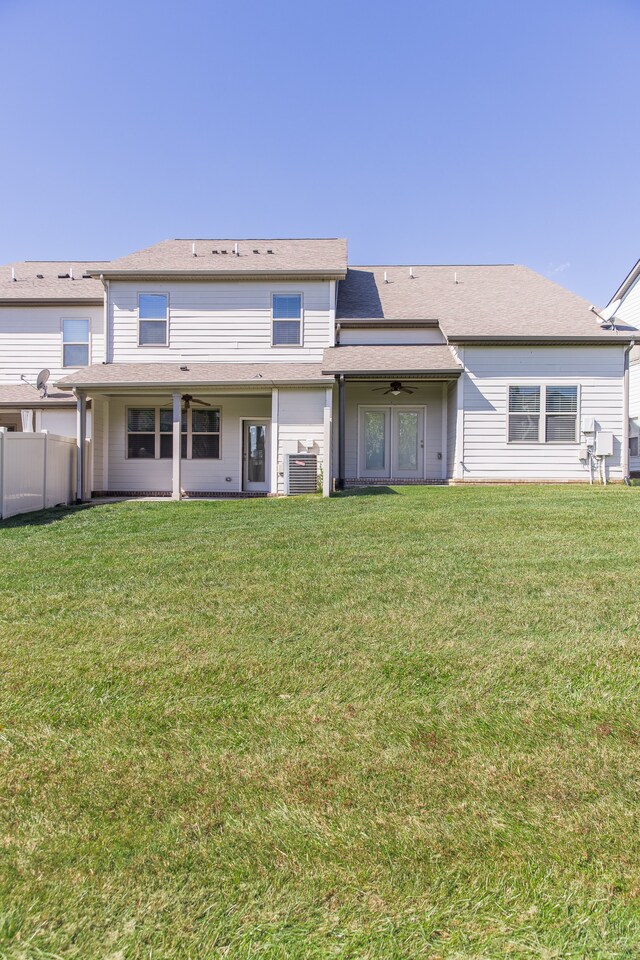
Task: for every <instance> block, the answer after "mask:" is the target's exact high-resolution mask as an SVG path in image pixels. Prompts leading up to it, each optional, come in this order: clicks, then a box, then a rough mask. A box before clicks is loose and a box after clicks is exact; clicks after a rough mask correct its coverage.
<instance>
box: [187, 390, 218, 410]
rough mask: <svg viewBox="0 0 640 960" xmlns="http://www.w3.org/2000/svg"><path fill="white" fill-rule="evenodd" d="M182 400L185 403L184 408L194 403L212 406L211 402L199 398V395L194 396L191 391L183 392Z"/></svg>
mask: <svg viewBox="0 0 640 960" xmlns="http://www.w3.org/2000/svg"><path fill="white" fill-rule="evenodd" d="M182 402H183V403H184V409H185V410H188V409H189V407H190V406H191V404H192V403H200V404H202V406H203V407H210V406H211V404H210V403H207V401H206V400H199V399H198V398H197V397H194V396H192V394H190V393H183V394H182Z"/></svg>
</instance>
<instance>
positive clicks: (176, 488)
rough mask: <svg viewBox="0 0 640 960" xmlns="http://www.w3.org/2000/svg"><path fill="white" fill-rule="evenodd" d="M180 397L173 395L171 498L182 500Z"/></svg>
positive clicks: (177, 394)
mask: <svg viewBox="0 0 640 960" xmlns="http://www.w3.org/2000/svg"><path fill="white" fill-rule="evenodd" d="M181 468H182V397H181V395H180V394H179V393H174V394H173V472H172V478H173V479H172V486H171V498H172V500H181V499H182V477H181Z"/></svg>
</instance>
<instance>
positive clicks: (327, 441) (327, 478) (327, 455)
mask: <svg viewBox="0 0 640 960" xmlns="http://www.w3.org/2000/svg"><path fill="white" fill-rule="evenodd" d="M324 396H325V400H324V435H323V437H324V439H323V444H322V449H323V458H322V459H323V463H322V496H323V497H329V496H331V473H332V470H333V463H332V456H331V448H332V446H333V441H332V438H331V416H332V407H333V387H328V388H327V389H326V390H325V392H324Z"/></svg>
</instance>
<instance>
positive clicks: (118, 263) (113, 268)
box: [107, 239, 347, 276]
mask: <svg viewBox="0 0 640 960" xmlns="http://www.w3.org/2000/svg"><path fill="white" fill-rule="evenodd" d="M236 243H237V244H238V256H236V255H235V253H234V249H235V244H236ZM194 244H195V249H196V256H195V257H194V256H193V245H194ZM346 269H347V241H346V240H344V239H319V240H311V239H308V240H294V239H281V240H278V239H272V240H206V239H201V240H197V239H193V240H163V241H162V243H156V244H154V245H153V246H152V247H147V248H146V249H145V250H138V251H136V252H135V253H132V254H129V256H126V257H120V258H119V259H117V260H112V261H111V263H110V264H109V267H108V271H107V272H108V273H109V274H112V275H115V274H120V273H129V272H133V273H136V274H141V275H144V274H154V273H162V274H172V273H176V274H177V273H182V274H196V275H198V274H203V275H204V274H214V275H217V274H221V275H226V274H231V275H236V274H238V275H240V274H246V273H249V274H272V273H279V274H286V273H296V274H301V273H309V274H312V275H313V274H315V275H317V274H322V275H328V276H344V274H345V273H346Z"/></svg>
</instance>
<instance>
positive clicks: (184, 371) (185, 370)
mask: <svg viewBox="0 0 640 960" xmlns="http://www.w3.org/2000/svg"><path fill="white" fill-rule="evenodd" d="M180 369H181V370H182V372H183V373H186V372H187V370H188V369H189V367H180Z"/></svg>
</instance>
